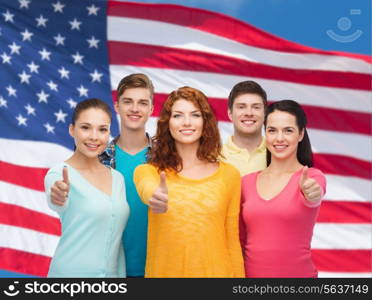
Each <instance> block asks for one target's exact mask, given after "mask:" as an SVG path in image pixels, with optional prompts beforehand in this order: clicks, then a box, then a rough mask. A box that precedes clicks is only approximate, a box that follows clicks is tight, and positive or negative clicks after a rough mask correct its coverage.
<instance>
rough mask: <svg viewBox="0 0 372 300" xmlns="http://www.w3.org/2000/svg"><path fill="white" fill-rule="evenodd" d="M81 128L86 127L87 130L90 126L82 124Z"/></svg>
mask: <svg viewBox="0 0 372 300" xmlns="http://www.w3.org/2000/svg"><path fill="white" fill-rule="evenodd" d="M81 128H82V129H84V130H86V129H88V128H89V127H88V126H86V125H83V126H81Z"/></svg>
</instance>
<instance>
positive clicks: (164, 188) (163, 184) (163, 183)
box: [159, 171, 168, 193]
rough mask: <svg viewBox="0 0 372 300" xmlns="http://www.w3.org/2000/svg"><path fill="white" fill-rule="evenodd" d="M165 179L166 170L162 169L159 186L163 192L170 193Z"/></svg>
mask: <svg viewBox="0 0 372 300" xmlns="http://www.w3.org/2000/svg"><path fill="white" fill-rule="evenodd" d="M165 179H166V176H165V172H164V171H161V172H160V184H159V188H160V190H161V191H162V192H163V193H168V187H167V183H166V181H165Z"/></svg>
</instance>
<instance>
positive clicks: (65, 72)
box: [58, 67, 70, 79]
mask: <svg viewBox="0 0 372 300" xmlns="http://www.w3.org/2000/svg"><path fill="white" fill-rule="evenodd" d="M58 72H59V74H61V79H62V78H67V79H69V75H68V74H69V73H70V71H68V70H66V69H65V67H62V68H60V69H59V70H58Z"/></svg>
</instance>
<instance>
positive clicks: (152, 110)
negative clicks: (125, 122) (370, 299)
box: [150, 99, 154, 115]
mask: <svg viewBox="0 0 372 300" xmlns="http://www.w3.org/2000/svg"><path fill="white" fill-rule="evenodd" d="M150 105H151V109H150V115H152V113H153V112H154V99H151V103H150Z"/></svg>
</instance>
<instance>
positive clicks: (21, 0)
mask: <svg viewBox="0 0 372 300" xmlns="http://www.w3.org/2000/svg"><path fill="white" fill-rule="evenodd" d="M18 2H19V4H20V5H19V8H24V7H25V8H28V5H29V4H30V1H29V0H18Z"/></svg>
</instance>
